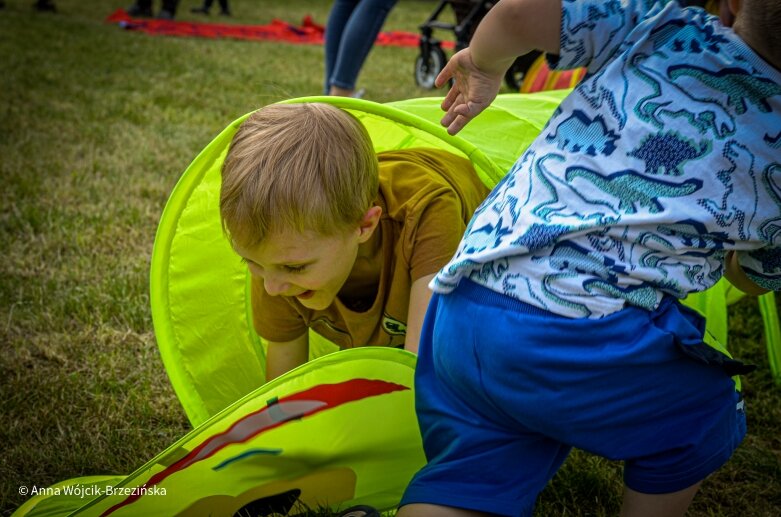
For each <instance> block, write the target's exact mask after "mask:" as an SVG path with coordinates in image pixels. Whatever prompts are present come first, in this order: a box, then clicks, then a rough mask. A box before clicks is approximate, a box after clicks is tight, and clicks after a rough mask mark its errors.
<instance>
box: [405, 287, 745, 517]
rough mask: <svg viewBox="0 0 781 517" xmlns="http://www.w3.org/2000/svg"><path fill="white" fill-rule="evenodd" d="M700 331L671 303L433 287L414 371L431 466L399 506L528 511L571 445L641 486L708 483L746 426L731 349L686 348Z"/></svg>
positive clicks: (645, 489)
mask: <svg viewBox="0 0 781 517" xmlns="http://www.w3.org/2000/svg"><path fill="white" fill-rule="evenodd" d="M703 329H704V321H703V320H702V318H700V317H699V316H698V315H697V314H696V313H694V312H693V311H691V310H689V309H687V308H685V307H683V306H681V305H680V304H679V303H678V302H677V301H675V300H673V299H665V300H664V301H663V302H662V304H661V305H660V307H659V308H658V309H657V310H656V311H654V312H649V311H646V310H643V309H638V308H627V309H624V310H622V311H619V312H618V313H614V314H611V315H609V316H607V317H604V318H601V319H597V320H589V319H570V318H566V317H563V316H557V315H554V314H551V313H549V312H546V311H543V310H541V309H538V308H536V307H533V306H531V305H528V304H525V303H523V302H520V301H517V300H514V299H512V298H509V297H506V296H503V295H501V294H498V293H495V292H493V291H491V290H489V289H486V288H484V287H481V286H479V285H477V284H475V283H473V282H470V281H467V280H462V281H461V283H460V285H459V286H458V288H457V289H456V290H455V291H454V292H452V293H450V294H448V295H436V294H435V295H434V297H433V298H432V301H431V305H430V306H429V309H428V312H427V315H426V322H425V324H424V328H423V335H422V336H421V342H420V349H419V352H418V354H419V356H418V364H417V368H416V373H415V389H416V410H417V414H418V420H419V423H420V428H421V433H422V435H423V446H424V449H425V452H426V457H427V459H428V464H427V465H426V466H425V467H424V468H423V469H422V470H421V471H420V472H418V473H417V474H416V475H415V477H414V478H413V480H412V482H411V483H410V485H409V487H408V488H407V490H406V492H405V494H404V497H403V499H402V502H401V505H405V504H410V503H430V504H439V505H445V506H454V507H458V508H465V509H471V510H477V511H483V512H489V513H495V514H499V515H531V514H532V511H533V509H534V503H535V500H536V498H537V495H538V494H539V492H540V491H541V490H542V489H543V488H544V487H545V485H546V484H547V482H548V481H549V480H550V479H551V478H552V477H553V475H554V474H555V473H556V471H557V470H558V468H559V467H560V466H561V464H562V463H563V462H564V459H565V458H566V456H567V454H568V453H569V451H570V448H571V447H577V448H579V449H582V450H585V451H588V452H591V453H594V454H597V455H600V456H603V457H605V458H609V459H611V460H623V461H624V462H625V469H624V481H625V483H626V485H627V486H628V487H630V488H631V489H633V490H635V491H638V492H641V493H649V494H662V493H669V492H675V491H678V490H682V489H684V488H687V487H689V486H691V485H694V484H695V483H697V482H699V481H701V480H702V479H704V478H705V477H706V476H707V475H708V474H710V473H711V472H713V471H715V470H716V469H718V468H719V467H720V466H721V465H722V464H723V463H724V462H726V461H727V459H729V457H730V456H731V455H732V453H733V451H734V450H735V449H736V448H737V446H738V444H739V443H740V442H741V440H742V439H743V437H744V436H745V433H746V421H745V414H744V411H743V402H742V399H741V397H740V394H739V393H738V392H737V391H736V390H735V383H734V382H733V380H732V378H731V377H730V376H729V375H728V373H726V371H725V368H724V366H723V364H719V360H718V359H715V360H714V357H716V356H721V357H725V356H723V355H722V354H715V355H712V356H711V358H710V359H703V360H697V359H693V358H692V355H693V354H690V353H688V351H687V350H686V348H687V347H692V348H696V347H697V346H702V347H705V346H706V345H703V344H702V332H703ZM709 350H710V351H711V352H712V351H713V349H709ZM694 355H696V354H694ZM706 355H707V354H706Z"/></svg>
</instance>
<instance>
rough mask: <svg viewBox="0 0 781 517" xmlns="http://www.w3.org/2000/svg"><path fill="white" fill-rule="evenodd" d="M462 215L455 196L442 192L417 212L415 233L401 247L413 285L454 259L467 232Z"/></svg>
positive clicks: (459, 204)
mask: <svg viewBox="0 0 781 517" xmlns="http://www.w3.org/2000/svg"><path fill="white" fill-rule="evenodd" d="M461 213H462V206H461V201H460V200H459V199H458V196H456V194H455V193H454V192H453V191H444V189H443V192H442V193H441V194H440V195H437V196H436V197H435V198H433V199H432V200H431V201H430V202H429V203H428V204H427V205H426V207H425V208H424V209H423V210H422V211H421V212H420V214H419V219H418V222H417V227H416V231H415V232H413V233H410V234H408V238H409V240H408V242H406V243H405V246H404V247H405V248H406V250H407V253H408V254H409V259H408V263H409V271H410V280H411V281H412V282H414V281H415V280H417V279H419V278H422V277H424V276H426V275H431V274H434V273H437V272H438V271H439V270H440V269H442V267H443V266H444V265H445V264H447V263H448V261H449V260H450V259H451V258H452V257H453V255H454V254H455V251H456V248H458V244H459V243H460V242H461V237H462V236H463V235H464V230H466V224H465V223H464V221H463V218H462V215H461Z"/></svg>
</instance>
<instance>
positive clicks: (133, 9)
mask: <svg viewBox="0 0 781 517" xmlns="http://www.w3.org/2000/svg"><path fill="white" fill-rule="evenodd" d="M127 14H129V15H130V16H134V17H137V18H151V17H152V8H151V7H140V6H139V5H138V4H133V5H131V6H130V7H128V8H127Z"/></svg>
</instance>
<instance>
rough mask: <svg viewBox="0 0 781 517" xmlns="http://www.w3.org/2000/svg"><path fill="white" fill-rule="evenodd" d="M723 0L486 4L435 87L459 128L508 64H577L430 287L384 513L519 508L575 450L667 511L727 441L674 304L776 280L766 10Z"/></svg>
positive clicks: (717, 380)
mask: <svg viewBox="0 0 781 517" xmlns="http://www.w3.org/2000/svg"><path fill="white" fill-rule="evenodd" d="M722 4H723V5H722V10H721V18H722V21H721V22H720V21H719V19H718V18H716V17H714V16H711V15H709V14H707V13H706V12H705V11H704V10H702V9H682V8H681V7H679V6H678V4H676V3H674V2H671V3H667V4H664V3H654V2H651V1H639V0H621V1H618V0H563V1H562V0H503V1H501V2H499V3H498V4H497V5H496V6H495V7H493V8H492V9H491V11H489V13H488V15H487V16H486V17H485V18H484V19H483V21H482V23H481V24H480V26H479V27H478V29H477V31H476V33H475V35H474V38H473V39H472V41H471V44H470V47H469V48H467V49H464V50H462V51H461V52H459V53H457V54H456V55H455V56H454V57H453V58H452V59H451V60H450V62H449V63H448V64H447V66H446V67H445V69H444V70H443V72H442V73H441V74H440V76H439V77H438V78H437V83H438V84H439V85H442V84H444V83H445V82H446V81H447V80H448V79H450V78H452V77H455V85H454V87H453V88H452V89H451V90H450V92H449V93H448V95H447V97H446V98H445V101H444V102H443V109H445V110H446V111H447V114H446V115H445V117H444V118H443V124H444V125H445V126H448V128H449V131H450V132H451V133H455V132H457V131H458V130H459V129H461V127H463V126H464V124H466V123H467V122H468V121H469V120H471V119H472V118H473V117H475V116H476V115H477V114H478V113H480V112H481V111H482V109H484V108H485V107H486V106H487V105H488V104H490V103H491V102H492V100H493V99H494V97H495V96H496V93H497V91H498V89H499V85H500V84H501V81H502V77H503V75H504V72H505V70H506V69H507V68H508V67H509V66H510V64H511V63H512V62H513V59H514V58H515V57H516V56H518V55H522V54H525V53H526V52H527V51H529V50H531V49H533V48H538V49H541V50H544V51H546V52H547V53H548V55H549V59H550V62H551V65H552V66H553V67H554V68H559V69H566V68H574V67H580V66H585V67H587V75H586V77H585V78H584V80H583V81H582V82H581V83H580V85H579V86H577V87H576V89H575V90H574V92H573V93H572V94H571V95H570V96H568V97H567V98H566V99H565V100H564V101H563V102H562V103H561V105H560V108H559V109H558V110H557V111H556V112H555V113H554V114H553V116H552V118H551V119H550V121H549V122H548V124H547V126H546V127H545V128H544V130H543V131H542V133H541V134H540V135H539V136H538V138H537V139H536V140H535V141H534V143H533V144H532V145H531V146H530V147H529V148H528V150H527V151H526V152H525V153H524V154H523V155H522V156H521V157H520V158H519V160H518V161H517V163H516V164H515V166H514V167H513V169H512V170H511V171H510V173H509V174H508V175H507V176H506V177H505V178H504V180H503V181H502V182H501V183H500V184H499V185H498V186H497V187H496V188H494V190H493V192H492V193H491V194H490V195H489V197H488V199H487V200H486V201H485V202H484V203H483V204H482V205H481V206H480V208H479V209H478V210H477V212H476V213H475V215H474V217H473V218H472V220H471V222H470V223H469V226H468V228H467V231H466V234H465V235H464V238H463V240H462V242H461V244H460V245H459V248H458V252H457V254H456V255H455V257H454V258H453V259H452V260H451V261H450V262H449V263H448V264H447V265H446V266H445V267H444V268H443V269H442V270H441V272H440V273H439V274H438V275H437V276H436V278H435V279H434V281H433V282H432V284H431V286H432V288H433V289H434V291H435V293H436V294H434V296H433V297H432V300H431V305H430V307H429V309H428V314H427V317H426V320H425V324H424V328H423V332H422V335H421V339H420V350H419V357H418V363H417V369H416V377H415V387H416V409H417V414H418V420H419V423H420V427H421V432H422V435H423V444H424V448H425V452H426V456H427V458H428V464H427V465H426V466H425V467H423V469H422V470H421V471H420V472H418V473H417V474H416V476H415V477H414V478H413V480H412V481H411V483H410V485H409V487H408V488H407V491H406V493H405V495H404V498H403V500H402V503H401V504H402V507H401V509H400V511H399V513H398V515H399V516H403V517H408V516H410V515H421V516H426V517H436V516H440V515H458V516H466V515H486V514H491V515H526V516H528V515H531V514H532V512H533V508H534V505H535V500H536V498H537V495H538V494H539V492H540V491H541V490H542V489H543V488H544V487H545V485H546V483H547V482H548V480H550V478H551V477H552V476H553V475H554V474H555V473H556V471H557V470H558V468H559V467H560V466H561V464H562V462H563V461H564V459H565V458H566V457H567V454H568V453H569V451H570V449H571V448H572V447H577V448H580V449H583V450H586V451H590V452H592V453H594V454H598V455H600V456H603V457H606V458H610V459H614V460H622V461H623V462H624V466H625V469H624V481H625V485H626V489H625V495H624V501H623V506H622V509H621V514H622V515H625V516H641V515H646V516H667V515H670V516H672V515H683V514H684V512H685V511H686V509H687V508H688V506H689V503H690V502H691V500H692V497H694V494H695V493H696V492H697V490H698V488H699V486H700V483H701V482H702V480H703V479H705V478H706V477H707V476H708V475H709V474H710V473H712V472H714V471H715V470H717V469H718V468H719V467H720V466H721V465H722V464H723V463H724V462H726V461H727V460H728V459H729V458H730V456H731V455H732V453H733V451H734V450H735V449H736V447H737V446H738V444H739V443H740V442H741V440H742V439H743V437H744V435H745V433H746V420H745V414H744V404H743V401H742V399H741V397H740V394H739V393H738V392H736V387H735V383H734V382H733V380H732V378H731V377H730V375H731V374H733V373H735V372H737V371H741V370H742V368H741V364H740V363H737V362H736V361H733V360H731V359H729V358H727V357H726V356H725V355H723V354H721V353H719V352H717V351H716V350H715V348H711V347H709V346H708V345H706V344H705V342H707V341H708V340H709V339H708V336H704V335H703V328H704V325H703V323H704V322H703V321H702V319H701V318H700V317H699V316H698V315H696V314H695V313H693V312H692V311H690V310H687V309H685V308H684V307H682V306H681V305H680V304H679V303H678V299H679V298H682V297H684V296H686V295H687V294H688V293H692V292H696V291H702V290H704V289H707V288H708V287H710V286H712V285H713V284H714V283H716V281H717V280H719V278H721V277H722V276H724V275H726V276H727V278H728V279H729V280H730V281H731V282H732V283H733V284H735V285H736V286H737V287H739V288H741V289H742V290H744V291H746V292H750V293H761V292H764V290H779V289H780V288H781V249H779V246H781V71H780V69H781V1H779V0H729V1H723V2H722ZM730 25H732V28H729V26H730ZM749 511H750V510H749Z"/></svg>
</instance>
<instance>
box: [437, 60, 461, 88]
mask: <svg viewBox="0 0 781 517" xmlns="http://www.w3.org/2000/svg"><path fill="white" fill-rule="evenodd" d="M454 57H455V56H454ZM455 69H456V64H455V59H454V58H451V59H450V60H449V61H448V62H447V63H445V68H443V69H442V70H441V71H440V72H439V74H437V78H436V79H434V86H436V87H437V88H441V87H442V85H444V84H445V83H447V82H448V81H449V80H450V78H451V77H453V75H454V74H455Z"/></svg>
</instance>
